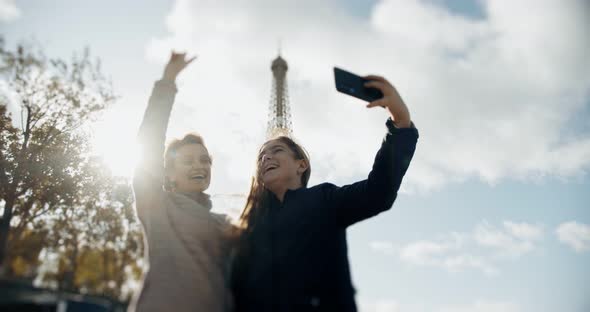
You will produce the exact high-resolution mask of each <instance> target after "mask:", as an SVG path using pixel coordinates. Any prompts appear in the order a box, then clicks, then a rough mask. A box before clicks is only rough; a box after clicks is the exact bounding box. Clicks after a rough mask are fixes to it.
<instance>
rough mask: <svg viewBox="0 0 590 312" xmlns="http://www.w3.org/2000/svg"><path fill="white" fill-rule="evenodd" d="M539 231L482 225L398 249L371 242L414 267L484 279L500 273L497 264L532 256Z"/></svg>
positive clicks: (522, 225)
mask: <svg viewBox="0 0 590 312" xmlns="http://www.w3.org/2000/svg"><path fill="white" fill-rule="evenodd" d="M543 231H544V230H543V227H542V226H541V225H533V224H529V223H525V222H520V223H517V222H511V221H505V222H504V223H503V227H496V226H493V225H490V224H489V222H487V221H483V222H481V223H479V224H477V225H476V226H475V228H474V229H473V231H472V232H471V233H456V232H453V233H450V234H445V235H441V236H439V237H438V238H437V239H433V240H421V241H417V242H411V243H408V244H405V245H403V246H401V247H396V246H395V245H394V243H392V242H387V241H378V242H372V243H370V244H369V246H370V247H371V248H372V249H373V250H376V251H378V252H382V253H385V254H388V255H394V256H399V258H400V260H401V261H403V262H405V263H408V264H411V265H416V266H431V267H440V268H443V269H445V270H447V271H449V272H461V271H464V270H467V269H474V270H478V271H481V272H483V273H484V274H486V275H488V276H493V275H496V274H499V273H500V270H499V268H498V266H499V264H500V262H502V261H507V260H510V259H517V258H519V257H521V256H523V255H525V254H527V253H530V252H532V251H533V250H535V248H536V247H537V243H538V242H539V241H540V240H541V239H542V238H543Z"/></svg>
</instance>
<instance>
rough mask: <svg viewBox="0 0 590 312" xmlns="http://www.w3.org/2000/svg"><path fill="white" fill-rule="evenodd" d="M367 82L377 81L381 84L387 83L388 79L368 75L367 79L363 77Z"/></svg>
mask: <svg viewBox="0 0 590 312" xmlns="http://www.w3.org/2000/svg"><path fill="white" fill-rule="evenodd" d="M363 78H365V79H367V80H377V81H381V82H386V81H387V79H385V78H383V77H381V76H377V75H367V76H365V77H363Z"/></svg>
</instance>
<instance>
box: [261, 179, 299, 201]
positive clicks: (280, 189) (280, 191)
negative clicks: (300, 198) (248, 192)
mask: <svg viewBox="0 0 590 312" xmlns="http://www.w3.org/2000/svg"><path fill="white" fill-rule="evenodd" d="M298 188H301V183H300V182H294V183H290V184H288V185H282V186H276V187H273V188H268V190H269V191H271V193H273V194H274V195H275V196H276V197H277V198H278V199H279V201H280V202H281V203H282V202H283V200H284V199H285V194H286V193H287V191H288V190H296V189H298Z"/></svg>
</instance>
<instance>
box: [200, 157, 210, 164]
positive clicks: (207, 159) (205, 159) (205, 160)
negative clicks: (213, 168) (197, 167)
mask: <svg viewBox="0 0 590 312" xmlns="http://www.w3.org/2000/svg"><path fill="white" fill-rule="evenodd" d="M201 163H203V164H210V163H211V157H209V156H205V157H201Z"/></svg>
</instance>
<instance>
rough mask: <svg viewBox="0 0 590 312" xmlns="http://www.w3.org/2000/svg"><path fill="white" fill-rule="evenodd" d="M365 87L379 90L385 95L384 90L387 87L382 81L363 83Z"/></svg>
mask: <svg viewBox="0 0 590 312" xmlns="http://www.w3.org/2000/svg"><path fill="white" fill-rule="evenodd" d="M365 87H367V88H376V89H379V90H381V92H383V93H385V89H386V88H387V87H388V85H387V84H386V83H385V82H382V81H377V80H371V81H368V82H365Z"/></svg>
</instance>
